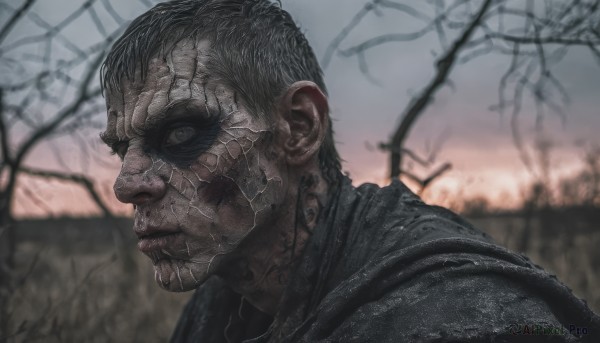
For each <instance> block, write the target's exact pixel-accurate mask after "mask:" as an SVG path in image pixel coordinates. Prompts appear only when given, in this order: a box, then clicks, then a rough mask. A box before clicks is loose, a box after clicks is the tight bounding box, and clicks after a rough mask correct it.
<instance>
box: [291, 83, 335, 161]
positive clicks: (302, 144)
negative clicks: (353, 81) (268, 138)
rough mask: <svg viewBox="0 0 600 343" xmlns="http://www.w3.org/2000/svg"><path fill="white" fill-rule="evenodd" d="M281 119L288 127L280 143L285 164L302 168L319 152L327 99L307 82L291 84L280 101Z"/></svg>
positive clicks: (323, 132) (323, 135)
mask: <svg viewBox="0 0 600 343" xmlns="http://www.w3.org/2000/svg"><path fill="white" fill-rule="evenodd" d="M281 101H282V103H281V105H282V106H281V107H280V108H281V109H282V113H281V118H282V119H283V120H284V121H285V122H286V124H287V125H286V126H287V127H288V128H289V136H288V137H286V139H285V142H284V150H285V152H286V156H287V161H288V163H289V164H291V165H303V164H305V163H307V162H308V161H310V160H311V159H312V158H313V157H314V156H315V155H316V154H317V153H318V151H319V148H320V147H321V144H322V143H323V140H324V138H325V133H326V132H327V127H328V125H329V123H328V116H327V114H328V112H329V105H328V103H327V97H326V96H325V95H324V94H323V92H321V90H320V89H319V87H318V86H317V85H316V84H315V83H313V82H310V81H299V82H296V83H294V84H292V85H291V86H290V87H289V88H288V91H287V92H286V94H285V95H284V96H283V98H282V99H281Z"/></svg>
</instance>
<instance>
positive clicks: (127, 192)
mask: <svg viewBox="0 0 600 343" xmlns="http://www.w3.org/2000/svg"><path fill="white" fill-rule="evenodd" d="M129 150H130V151H128V152H127V154H126V155H125V157H124V159H123V165H122V166H121V172H120V173H119V176H118V177H117V179H116V181H115V184H114V186H113V190H114V192H115V196H116V197H117V199H118V200H119V201H120V202H123V203H128V204H133V205H136V206H140V205H144V204H148V203H152V202H154V201H157V200H159V199H161V198H162V197H163V196H164V194H165V191H166V188H167V187H166V183H165V181H164V180H163V179H162V178H161V177H160V176H159V175H157V173H156V171H154V170H153V163H152V159H151V158H150V157H149V156H146V155H145V154H144V153H143V152H142V151H135V150H133V151H132V149H129Z"/></svg>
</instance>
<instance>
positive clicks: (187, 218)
mask: <svg viewBox="0 0 600 343" xmlns="http://www.w3.org/2000/svg"><path fill="white" fill-rule="evenodd" d="M209 49H210V46H209V43H208V42H207V41H202V42H199V43H194V42H193V41H191V40H184V41H182V42H180V43H178V44H177V46H176V47H175V49H174V50H173V51H172V53H171V54H169V55H168V56H167V58H166V61H165V60H163V59H162V58H155V59H152V60H151V61H150V63H149V67H148V71H147V77H146V79H145V82H140V81H136V82H126V83H125V84H124V85H123V87H122V90H123V93H122V94H121V93H119V94H116V93H111V94H110V95H109V96H108V97H107V105H108V113H109V115H108V125H107V129H106V132H105V133H104V135H103V139H104V140H105V141H107V143H109V144H110V145H111V146H112V147H113V149H114V150H115V151H116V152H117V153H118V154H119V156H120V157H121V158H122V160H123V164H122V168H121V172H120V174H119V176H118V177H117V179H116V182H115V184H114V191H115V194H116V196H117V198H118V199H119V200H120V201H122V202H125V203H132V204H134V207H135V222H134V230H135V233H136V234H137V235H138V237H139V238H140V240H139V243H138V247H139V249H140V250H141V251H142V252H144V253H145V254H146V255H148V256H149V257H150V258H151V259H152V261H153V263H154V268H155V278H156V280H157V281H158V283H159V284H160V285H161V286H162V287H164V288H165V289H169V290H172V291H184V290H190V289H193V288H196V287H197V286H198V285H199V284H200V283H202V282H203V281H204V280H205V279H206V277H207V276H208V275H209V273H212V272H214V271H215V270H216V269H218V265H219V261H221V260H222V257H224V256H228V255H232V254H235V252H236V249H238V248H239V246H240V243H241V241H242V240H243V239H244V238H245V237H246V236H247V235H248V234H249V233H250V232H251V231H253V230H261V228H262V227H267V226H269V225H273V221H274V220H276V217H277V216H276V213H277V212H278V211H279V208H280V207H281V204H282V203H283V201H284V196H285V193H286V191H285V187H286V185H287V179H286V175H285V173H283V172H282V171H284V170H285V167H284V164H283V162H281V161H282V158H281V152H280V151H279V150H277V148H276V145H275V144H270V142H271V140H272V138H273V133H272V130H271V126H270V125H268V124H267V123H266V122H265V120H262V119H259V118H258V117H255V116H253V115H251V114H250V113H249V112H248V110H247V109H246V108H245V107H244V105H243V104H242V103H241V101H240V99H239V97H238V96H237V95H236V93H235V92H234V91H232V90H231V89H229V88H227V87H225V86H224V85H223V83H222V82H220V81H218V80H215V79H214V78H211V76H210V75H209V72H210V71H209V70H207V69H206V62H207V59H208V56H207V52H208V50H209ZM136 79H137V80H139V77H136Z"/></svg>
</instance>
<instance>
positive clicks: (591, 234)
mask: <svg viewBox="0 0 600 343" xmlns="http://www.w3.org/2000/svg"><path fill="white" fill-rule="evenodd" d="M154 3H155V2H153V1H149V0H145V1H137V2H135V1H129V2H118V1H114V0H113V1H111V0H88V1H74V0H53V1H44V0H38V1H35V0H26V1H0V75H2V78H1V80H0V134H1V137H0V139H1V141H0V144H1V151H0V168H1V169H0V192H1V193H0V210H1V217H0V226H1V227H0V260H1V261H2V269H1V270H0V283H1V285H0V286H1V288H0V341H2V340H5V339H7V338H8V340H9V341H25V340H26V341H44V342H46V341H63V340H64V341H90V340H91V341H96V340H97V341H106V340H123V341H132V340H133V341H142V340H144V341H148V340H149V341H164V340H166V339H167V338H168V336H169V334H170V332H171V331H172V330H173V327H174V323H175V321H176V320H177V317H178V315H179V312H180V311H181V307H182V305H183V304H184V303H185V301H186V299H187V298H188V297H189V296H190V294H189V293H185V294H173V293H168V292H165V291H162V290H160V289H159V287H158V286H157V285H155V284H154V281H153V274H152V268H151V264H150V262H149V261H147V259H146V258H144V257H143V256H142V254H141V253H139V252H138V251H137V249H136V248H135V239H134V237H133V234H132V232H131V224H132V222H131V219H130V217H131V214H132V209H131V207H129V206H125V205H123V204H119V203H118V202H117V201H116V199H114V196H113V194H112V181H113V179H114V177H115V176H116V175H117V173H118V169H119V164H120V163H119V161H118V159H117V158H116V157H114V156H111V155H110V154H109V151H108V148H106V147H105V146H103V145H102V144H101V142H100V140H99V138H98V133H99V132H100V131H101V130H102V129H103V127H104V125H105V108H104V99H103V98H102V96H101V92H100V88H99V78H98V67H99V65H100V63H101V62H102V59H103V56H104V54H105V53H106V51H107V49H108V48H109V47H110V44H111V42H112V41H114V39H115V38H116V37H118V36H119V34H120V33H122V31H123V29H124V28H125V27H126V26H127V24H128V23H129V22H130V20H131V19H133V18H135V17H136V16H137V15H139V14H141V13H142V12H143V11H145V10H147V9H148V8H150V7H151V6H152V5H153V4H154ZM282 6H283V7H284V9H286V10H288V11H289V12H290V13H291V14H292V16H293V17H294V19H295V20H296V21H297V22H298V24H299V25H300V26H301V27H302V29H303V31H304V32H305V34H306V36H307V38H308V40H309V41H310V43H311V45H312V47H313V49H314V50H315V53H316V55H317V57H318V58H319V60H320V61H321V64H322V66H323V69H324V72H325V79H326V83H327V86H328V90H329V98H330V106H331V110H332V117H333V118H334V130H335V137H336V141H337V144H338V149H339V151H340V154H341V155H342V158H343V159H344V160H345V161H344V163H343V169H344V171H345V172H347V173H349V175H350V177H351V178H352V179H353V180H354V183H355V184H356V185H358V184H360V183H363V182H374V183H377V184H380V185H385V184H386V183H388V182H389V180H390V177H396V176H399V177H401V178H402V179H403V180H404V181H405V182H406V183H407V184H408V185H409V186H410V187H411V188H412V189H413V190H414V191H415V192H417V193H419V194H420V195H421V196H422V197H423V198H424V199H425V200H426V201H427V202H429V203H432V204H439V205H442V206H446V207H450V208H451V209H453V210H454V211H457V212H460V213H462V214H464V215H466V216H467V217H468V218H469V219H470V220H471V221H472V222H473V223H474V224H475V225H476V226H478V227H479V228H481V229H482V230H484V231H486V232H488V233H490V234H491V235H492V236H493V237H494V238H495V239H496V240H497V241H498V242H500V243H502V244H504V245H505V246H507V247H509V248H510V249H512V250H515V251H519V252H523V253H525V254H527V255H528V256H529V257H531V259H532V260H533V261H534V262H535V263H537V264H540V265H542V266H543V267H544V268H546V269H547V270H549V271H551V272H553V273H556V274H557V275H558V277H559V279H561V280H562V281H563V282H565V283H566V284H567V285H568V286H569V287H571V288H572V289H573V290H574V292H575V294H577V295H578V296H579V297H582V298H583V299H585V300H587V301H588V303H589V304H590V306H591V307H592V308H593V309H594V310H595V311H596V312H598V311H600V292H598V291H597V289H600V287H599V285H600V267H599V266H600V250H599V249H597V247H598V246H600V230H599V229H600V228H598V225H599V224H600V211H599V208H598V206H600V161H599V157H600V138H598V135H597V134H596V132H597V131H598V130H599V129H600V115H599V114H600V113H598V111H599V110H598V109H599V108H600V97H599V94H600V9H599V7H600V1H598V0H587V1H583V0H581V1H568V2H567V1H558V0H557V1H532V0H530V1H519V0H512V1H509V0H506V1H501V0H494V1H490V0H479V1H461V0H457V1H433V0H428V1H419V2H417V1H401V0H395V1H391V0H390V1H386V0H372V1H370V2H367V1H365V0H345V1H339V0H338V1H334V0H303V1H291V0H287V1H285V0H284V1H282ZM392 159H393V163H392V162H391V160H392Z"/></svg>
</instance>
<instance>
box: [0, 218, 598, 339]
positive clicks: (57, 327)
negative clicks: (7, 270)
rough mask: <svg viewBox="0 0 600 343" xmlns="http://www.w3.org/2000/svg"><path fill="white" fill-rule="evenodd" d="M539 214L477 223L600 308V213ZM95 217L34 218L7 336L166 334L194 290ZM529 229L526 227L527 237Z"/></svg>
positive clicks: (23, 242)
mask: <svg viewBox="0 0 600 343" xmlns="http://www.w3.org/2000/svg"><path fill="white" fill-rule="evenodd" d="M553 216H554V217H553ZM544 218H545V219H544ZM569 218H571V219H569ZM573 218H576V219H577V220H575V219H573ZM582 218H583V219H582ZM542 219H543V220H542ZM542 219H540V217H536V218H533V219H531V220H529V221H527V220H525V219H524V218H522V217H516V216H508V215H504V216H501V215H497V216H480V217H476V218H471V222H472V223H473V224H474V225H475V226H477V227H480V228H482V229H483V230H484V231H487V232H488V233H490V234H491V235H492V236H493V237H494V238H495V239H496V240H497V241H498V242H499V243H501V244H503V245H505V246H507V247H509V248H511V249H513V250H517V251H518V250H519V249H522V248H523V247H524V248H526V254H527V255H528V256H529V257H530V258H531V259H532V260H533V261H534V262H535V263H537V264H539V265H541V266H543V267H544V268H545V269H547V270H549V271H551V272H553V273H555V274H556V275H557V276H558V278H559V279H560V280H562V281H563V282H564V283H566V284H567V285H568V286H569V287H571V288H572V289H573V290H574V292H575V294H577V295H578V296H579V297H581V298H583V299H585V300H587V301H588V303H589V304H590V306H591V307H592V308H593V309H594V310H595V311H596V312H600V292H599V291H598V290H599V289H600V287H599V286H600V249H598V247H600V228H598V227H597V226H598V225H600V221H597V220H593V221H591V222H590V221H589V220H586V217H585V216H582V215H581V214H572V213H571V214H569V213H554V214H553V215H550V216H546V217H543V218H542ZM92 222H93V221H85V220H83V221H82V220H79V221H68V220H63V221H56V220H55V221H46V222H29V223H26V224H27V225H25V227H24V228H23V229H22V230H21V232H20V234H19V243H18V246H17V252H18V255H17V271H16V276H15V284H14V287H15V288H14V289H13V291H12V295H11V300H10V304H9V308H8V310H9V314H10V316H9V318H6V319H5V320H7V321H8V323H7V324H8V329H9V335H10V336H9V337H8V339H7V341H8V342H108V341H112V342H115V341H116V342H164V341H167V340H168V337H169V335H170V333H171V331H172V330H173V328H174V325H175V323H176V321H177V318H178V316H179V313H180V311H181V309H182V306H183V305H184V304H185V302H186V300H187V299H188V298H189V296H190V295H191V293H182V294H178V293H169V292H166V291H163V290H161V289H160V288H159V287H158V286H157V285H156V284H155V283H154V280H153V272H152V268H151V265H150V262H149V261H148V260H147V259H146V258H145V256H142V254H141V253H139V252H137V250H136V249H135V242H134V240H133V237H131V235H130V234H127V235H126V236H125V238H126V239H125V252H123V251H117V250H116V249H115V248H114V244H113V239H112V238H111V235H110V232H111V231H110V229H109V228H105V229H104V230H101V229H100V228H102V225H103V224H102V223H101V222H100V221H99V220H96V222H94V223H95V224H94V225H92V224H90V223H92ZM549 223H550V224H549ZM104 225H106V224H104ZM127 225H128V224H127V221H125V222H124V224H123V225H122V226H127ZM594 225H595V226H594ZM36 226H39V228H38V229H36V228H35V227H36ZM524 228H529V231H530V233H529V238H527V235H524V231H523V230H524ZM523 238H527V239H528V242H527V243H528V244H525V245H524V244H523Z"/></svg>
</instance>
